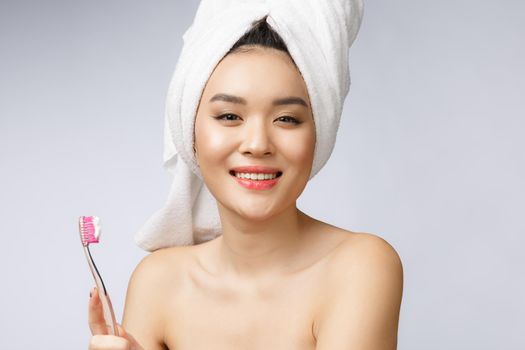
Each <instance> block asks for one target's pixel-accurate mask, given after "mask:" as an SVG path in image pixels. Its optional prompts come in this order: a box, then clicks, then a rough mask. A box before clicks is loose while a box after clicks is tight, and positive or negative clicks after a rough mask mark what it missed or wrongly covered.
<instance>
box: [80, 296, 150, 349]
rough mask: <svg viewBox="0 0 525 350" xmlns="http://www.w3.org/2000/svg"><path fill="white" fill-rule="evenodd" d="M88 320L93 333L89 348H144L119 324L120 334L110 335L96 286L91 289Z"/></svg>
mask: <svg viewBox="0 0 525 350" xmlns="http://www.w3.org/2000/svg"><path fill="white" fill-rule="evenodd" d="M88 321H89V328H90V329H91V334H92V335H93V336H92V337H91V339H90V341H89V350H144V349H143V348H142V347H141V346H140V345H139V343H137V341H136V340H135V338H133V336H132V335H131V334H129V333H127V332H126V330H125V329H124V328H123V327H122V326H121V325H119V324H117V327H118V334H119V336H116V335H108V332H107V328H106V322H105V321H104V313H103V311H102V303H101V302H100V298H99V296H98V290H97V288H96V287H94V288H93V289H92V290H91V297H90V299H89V312H88Z"/></svg>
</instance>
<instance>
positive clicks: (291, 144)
mask: <svg viewBox="0 0 525 350" xmlns="http://www.w3.org/2000/svg"><path fill="white" fill-rule="evenodd" d="M281 139H282V140H283V141H284V142H282V144H281V146H280V147H279V148H280V150H281V151H282V152H283V154H284V156H285V158H287V159H288V160H289V161H290V162H292V163H294V164H295V165H296V166H299V167H301V168H304V167H310V166H311V165H312V161H313V154H314V148H315V131H314V132H312V131H311V130H304V132H300V133H296V134H294V135H287V136H286V138H284V137H283V138H281Z"/></svg>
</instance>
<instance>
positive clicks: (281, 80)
mask: <svg viewBox="0 0 525 350" xmlns="http://www.w3.org/2000/svg"><path fill="white" fill-rule="evenodd" d="M215 93H231V94H235V95H238V96H245V97H247V98H248V99H249V98H250V97H252V98H255V97H258V98H263V97H269V98H274V97H279V96H283V95H296V96H300V97H303V98H304V99H305V100H307V101H308V91H307V88H306V84H305V82H304V80H303V77H302V75H301V73H300V72H299V70H298V69H297V67H296V66H295V65H294V63H293V62H292V60H291V59H290V57H289V56H288V55H287V54H286V53H285V52H283V51H280V50H276V49H272V48H255V49H253V50H250V51H248V52H238V53H234V54H229V55H227V56H226V57H224V58H223V59H222V61H220V62H219V64H218V65H217V66H216V67H215V69H214V71H213V73H212V74H211V76H210V78H209V79H208V82H207V83H206V86H205V89H204V92H203V94H204V95H206V96H210V95H212V94H215Z"/></svg>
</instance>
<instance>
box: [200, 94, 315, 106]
mask: <svg viewBox="0 0 525 350" xmlns="http://www.w3.org/2000/svg"><path fill="white" fill-rule="evenodd" d="M213 101H224V102H230V103H238V104H243V105H245V104H247V102H246V100H245V99H244V98H242V97H239V96H234V95H228V94H224V93H221V94H216V95H214V96H213V97H212V98H211V99H210V102H213ZM291 104H297V105H301V106H304V107H307V108H308V104H307V103H306V101H305V100H303V99H302V98H300V97H297V96H288V97H283V98H278V99H276V100H273V101H272V105H273V106H282V105H291Z"/></svg>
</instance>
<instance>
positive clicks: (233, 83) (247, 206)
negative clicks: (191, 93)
mask: <svg viewBox="0 0 525 350" xmlns="http://www.w3.org/2000/svg"><path fill="white" fill-rule="evenodd" d="M314 146H315V125H314V120H313V117H312V111H311V108H310V101H309V98H308V91H307V89H306V85H305V83H304V80H303V78H302V76H301V74H300V72H299V71H298V70H297V68H296V67H295V65H294V64H293V62H292V60H291V59H290V57H289V56H288V55H287V54H286V53H285V52H282V51H279V50H276V49H272V48H262V47H259V46H257V47H255V48H254V49H253V50H250V51H248V52H237V53H233V54H229V55H227V56H226V57H225V58H223V60H222V61H221V62H220V63H219V64H218V65H217V67H216V68H215V70H214V71H213V73H212V75H211V76H210V78H209V80H208V82H207V83H206V86H205V88H204V91H203V94H202V97H201V100H200V103H199V107H198V110H197V116H196V120H195V150H196V158H197V161H198V164H199V166H200V169H201V173H202V176H203V178H204V182H205V183H206V185H207V187H208V189H209V190H210V192H211V193H212V194H213V196H214V197H215V198H216V199H217V201H218V202H219V206H222V207H225V208H227V209H228V210H232V211H235V212H237V213H238V214H240V215H241V216H243V217H246V218H250V219H253V220H264V219H266V218H268V217H271V216H273V215H275V214H277V213H279V212H282V211H283V210H285V209H287V208H289V207H290V206H291V205H294V206H295V201H296V199H297V198H298V197H299V195H300V194H301V193H302V191H303V189H304V187H305V186H306V183H307V182H308V179H309V175H310V171H311V168H312V162H313V156H314ZM243 166H263V167H269V168H270V169H267V170H268V171H269V172H272V173H275V172H277V171H278V174H277V175H280V176H279V177H278V178H277V179H276V180H263V181H260V182H257V181H256V180H247V179H239V178H238V177H236V176H235V172H234V171H233V170H232V169H234V168H238V167H243ZM238 170H239V172H242V173H245V172H260V169H259V170H257V169H256V170H251V171H250V170H248V171H246V170H240V169H238ZM238 176H241V175H239V174H238ZM242 176H244V175H242ZM248 176H249V175H248ZM257 176H258V177H263V175H257ZM269 176H273V175H266V177H269ZM249 177H251V176H249ZM272 184H273V186H272Z"/></svg>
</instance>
